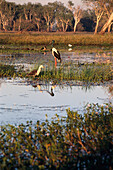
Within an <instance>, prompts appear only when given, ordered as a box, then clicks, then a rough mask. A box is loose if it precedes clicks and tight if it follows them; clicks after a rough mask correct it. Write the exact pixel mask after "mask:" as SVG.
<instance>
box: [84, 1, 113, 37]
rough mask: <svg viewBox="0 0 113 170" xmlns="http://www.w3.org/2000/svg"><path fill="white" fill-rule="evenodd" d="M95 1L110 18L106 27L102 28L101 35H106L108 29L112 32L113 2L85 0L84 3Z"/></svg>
mask: <svg viewBox="0 0 113 170" xmlns="http://www.w3.org/2000/svg"><path fill="white" fill-rule="evenodd" d="M95 1H96V2H97V3H98V4H99V5H100V7H101V8H102V9H103V10H104V11H106V15H107V16H108V20H107V21H106V23H105V25H104V26H103V27H102V29H101V31H100V34H104V33H105V31H106V29H107V28H108V30H110V27H111V24H112V20H113V0H83V2H92V3H95Z"/></svg>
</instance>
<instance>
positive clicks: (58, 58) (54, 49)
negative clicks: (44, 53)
mask: <svg viewBox="0 0 113 170" xmlns="http://www.w3.org/2000/svg"><path fill="white" fill-rule="evenodd" d="M52 55H53V56H54V57H55V58H56V59H57V60H58V61H60V62H61V57H60V53H59V51H58V50H57V49H56V48H54V47H53V48H52Z"/></svg>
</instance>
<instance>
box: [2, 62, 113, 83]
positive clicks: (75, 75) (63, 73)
mask: <svg viewBox="0 0 113 170" xmlns="http://www.w3.org/2000/svg"><path fill="white" fill-rule="evenodd" d="M0 77H13V78H15V77H21V78H24V77H26V78H28V76H27V73H26V72H25V71H24V70H23V68H22V67H20V68H19V69H18V70H17V69H15V66H14V65H12V66H11V65H2V64H0ZM29 78H31V79H34V77H33V76H31V77H29ZM38 79H39V80H57V81H63V80H67V81H68V80H79V81H83V82H86V83H88V82H94V83H95V82H103V81H109V80H112V79H113V70H112V65H111V64H95V63H92V64H83V65H81V64H80V63H79V64H72V63H69V64H67V63H66V64H63V65H61V66H59V67H58V68H55V67H54V64H53V63H49V64H48V65H47V66H46V67H45V68H44V70H42V72H41V73H40V75H39V76H38Z"/></svg>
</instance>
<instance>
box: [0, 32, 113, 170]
mask: <svg viewBox="0 0 113 170" xmlns="http://www.w3.org/2000/svg"><path fill="white" fill-rule="evenodd" d="M25 37H26V38H25ZM42 37H43V38H44V39H42ZM73 37H74V39H75V40H74V39H73ZM89 37H90V39H89ZM112 37H113V35H112V36H109V35H106V36H101V37H99V36H98V35H97V36H94V35H88V36H87V35H79V36H78V35H71V36H70V35H67V36H66V35H64V34H62V35H60V36H59V35H57V37H56V34H55V35H54V36H53V35H52V36H48V34H47V35H46V36H45V37H44V36H42V35H37V36H36V37H35V35H25V34H22V35H17V34H9V33H8V34H6V35H5V36H4V34H3V35H2V36H1V37H0V44H1V47H0V169H22V168H25V169H26V168H29V169H69V168H70V169H73V168H74V169H75V168H76V169H84V168H86V169H87V168H89V169H96V168H97V167H98V168H99V169H101V168H103V169H111V168H112V165H113V164H112V160H113V159H112V153H113V147H112V146H113V141H112V137H113V133H112V132H113V48H112V43H113V41H112ZM53 38H54V39H56V47H57V48H58V49H60V52H61V57H62V60H63V63H62V65H60V64H58V65H57V68H56V69H55V67H54V58H53V56H52V55H51V52H50V48H51V45H50V42H51V40H52V39H53ZM38 40H39V41H38ZM67 40H68V41H69V43H72V45H73V46H72V47H73V48H72V50H71V51H70V52H69V51H68V46H67V45H68V41H67ZM89 40H90V41H89ZM48 44H49V45H48ZM42 45H48V50H47V52H46V53H44V52H42V51H40V49H41V46H42ZM77 45H78V46H77ZM40 64H43V65H44V69H43V70H42V72H41V74H40V75H39V77H35V78H34V77H32V76H31V77H28V76H27V73H29V72H30V71H31V70H32V69H34V68H38V66H39V65H40Z"/></svg>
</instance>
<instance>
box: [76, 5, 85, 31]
mask: <svg viewBox="0 0 113 170" xmlns="http://www.w3.org/2000/svg"><path fill="white" fill-rule="evenodd" d="M82 13H83V10H82V9H81V8H80V6H78V7H77V8H74V19H75V24H74V32H76V28H77V25H78V23H79V22H80V20H81V18H82Z"/></svg>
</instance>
